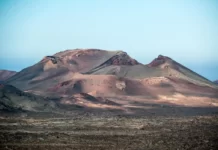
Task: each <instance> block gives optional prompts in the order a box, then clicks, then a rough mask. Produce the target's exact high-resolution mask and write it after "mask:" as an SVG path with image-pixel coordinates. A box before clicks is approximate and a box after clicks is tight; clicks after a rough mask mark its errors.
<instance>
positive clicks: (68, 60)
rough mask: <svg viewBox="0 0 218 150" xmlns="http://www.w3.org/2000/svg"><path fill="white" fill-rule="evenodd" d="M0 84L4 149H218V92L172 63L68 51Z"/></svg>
mask: <svg viewBox="0 0 218 150" xmlns="http://www.w3.org/2000/svg"><path fill="white" fill-rule="evenodd" d="M0 80H2V81H3V82H1V83H0V111H1V115H0V139H1V140H0V149H53V150H55V149H84V150H87V149H122V150H126V149H135V150H139V149H143V150H144V149H155V150H157V149H161V150H162V149H179V150H180V149H196V150H199V149H211V150H213V149H214V150H215V149H218V144H217V143H218V136H217V135H218V85H217V84H215V82H212V81H210V80H208V79H206V78H204V77H202V76H201V75H199V74H197V73H195V72H193V71H192V70H190V69H188V68H187V67H185V66H183V65H182V64H180V63H178V62H176V61H175V60H173V59H171V58H169V57H167V56H163V55H159V56H158V57H157V58H155V59H154V60H153V61H151V62H150V63H149V64H142V63H140V62H138V61H137V60H135V59H133V58H131V57H130V56H129V55H128V54H127V53H125V52H123V51H106V50H99V49H74V50H66V51H62V52H59V53H56V54H54V55H51V56H45V57H44V58H42V60H40V61H39V62H38V63H36V64H34V65H33V66H30V67H28V68H25V69H23V70H21V71H20V72H17V73H16V74H15V73H14V74H13V75H12V74H7V75H4V78H1V79H0Z"/></svg>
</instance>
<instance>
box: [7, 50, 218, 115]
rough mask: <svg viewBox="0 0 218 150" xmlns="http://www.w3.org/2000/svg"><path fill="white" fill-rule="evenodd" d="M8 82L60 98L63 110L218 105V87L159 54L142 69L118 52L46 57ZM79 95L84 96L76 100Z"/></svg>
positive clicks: (73, 53) (27, 90) (102, 51)
mask: <svg viewBox="0 0 218 150" xmlns="http://www.w3.org/2000/svg"><path fill="white" fill-rule="evenodd" d="M5 83H6V84H7V85H11V86H14V87H16V88H18V89H20V90H22V91H24V92H25V93H31V94H34V95H38V96H43V97H51V96H55V97H59V98H60V99H59V100H58V103H59V104H61V105H62V104H63V105H72V104H74V105H75V104H76V105H80V106H81V107H84V108H93V107H95V108H98V109H100V108H101V107H102V105H104V107H105V108H107V109H110V108H111V109H115V108H116V109H119V110H120V111H124V110H125V111H124V112H131V111H132V110H131V108H132V107H136V108H138V107H143V105H144V104H145V103H148V102H149V103H155V104H159V103H164V104H167V105H182V106H210V107H216V106H218V86H217V85H216V84H215V83H213V82H211V81H209V80H208V79H206V78H204V77H203V76H201V75H199V74H197V73H195V72H194V71H192V70H190V69H188V68H187V67H185V66H183V65H182V64H180V63H178V62H176V61H175V60H173V59H171V58H169V57H167V56H163V55H159V56H158V57H157V58H155V59H154V60H153V61H152V62H151V63H149V64H146V65H144V64H142V63H140V62H138V61H137V60H135V59H133V58H131V57H130V56H129V55H128V54H127V53H126V52H124V51H120V50H119V51H107V50H100V49H74V50H65V51H62V52H59V53H56V54H54V55H50V56H45V57H44V58H42V60H40V61H39V62H38V63H36V64H35V65H33V66H30V67H28V68H25V69H23V70H21V71H20V72H18V73H16V74H15V75H14V76H12V77H10V78H8V79H7V80H6V81H5ZM81 93H83V94H82V97H81V96H80V98H75V97H78V96H76V95H78V94H79V95H81ZM84 94H87V95H89V96H87V95H86V96H84ZM90 97H92V98H91V99H95V102H94V101H90V100H89V98H90ZM75 99H77V100H75ZM79 99H80V100H79ZM123 99H125V100H123ZM103 101H104V102H105V104H102V103H103ZM106 101H107V102H109V103H106ZM139 103H141V106H139V105H138V104H139Z"/></svg>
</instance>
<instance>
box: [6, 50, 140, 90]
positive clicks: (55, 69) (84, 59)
mask: <svg viewBox="0 0 218 150" xmlns="http://www.w3.org/2000/svg"><path fill="white" fill-rule="evenodd" d="M135 64H139V63H138V62H137V61H136V60H134V59H132V58H130V57H129V56H128V55H127V54H126V53H125V52H122V51H104V50H97V49H88V50H78V49H76V50H66V51H63V52H60V53H57V54H55V55H53V56H47V57H45V58H44V59H42V60H41V61H40V62H38V63H37V64H35V65H33V66H30V67H28V68H25V69H23V70H22V71H20V72H19V73H17V74H16V75H15V76H13V77H11V78H10V79H8V80H7V83H9V84H12V85H14V86H16V87H18V88H20V89H22V90H29V89H33V88H38V87H39V88H41V87H43V89H44V88H47V87H46V86H52V85H55V84H56V83H59V82H61V81H65V80H67V77H69V76H71V75H72V74H73V73H75V72H79V73H87V72H92V71H93V70H95V69H96V68H97V67H99V66H101V67H102V68H104V67H106V66H110V65H117V66H118V65H135Z"/></svg>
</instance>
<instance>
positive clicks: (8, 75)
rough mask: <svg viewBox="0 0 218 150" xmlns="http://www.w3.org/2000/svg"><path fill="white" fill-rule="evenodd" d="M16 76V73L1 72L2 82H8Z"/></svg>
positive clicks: (0, 79)
mask: <svg viewBox="0 0 218 150" xmlns="http://www.w3.org/2000/svg"><path fill="white" fill-rule="evenodd" d="M15 74H16V71H9V70H0V81H4V80H7V79H8V78H10V77H12V76H13V75H15Z"/></svg>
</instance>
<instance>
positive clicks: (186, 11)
mask: <svg viewBox="0 0 218 150" xmlns="http://www.w3.org/2000/svg"><path fill="white" fill-rule="evenodd" d="M217 40H218V1H217V0H119V1H118V0H0V69H7V70H15V71H20V70H22V69H23V68H25V67H28V66H30V65H33V64H35V63H37V62H38V61H40V60H41V59H42V58H43V57H44V56H46V55H53V54H54V53H56V52H59V51H63V50H65V49H75V48H98V49H105V50H123V51H125V52H127V53H128V54H129V55H130V56H131V57H133V58H135V59H136V60H138V61H139V62H141V63H144V64H147V63H149V62H151V61H152V60H153V59H154V58H156V57H157V56H158V55H159V54H162V55H166V56H168V57H171V58H172V59H174V60H175V61H177V62H179V63H181V64H183V65H185V66H186V67H188V68H190V69H192V70H193V71H195V72H197V73H199V74H201V75H203V76H204V77H206V78H208V79H210V80H216V79H218V41H217Z"/></svg>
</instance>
